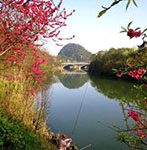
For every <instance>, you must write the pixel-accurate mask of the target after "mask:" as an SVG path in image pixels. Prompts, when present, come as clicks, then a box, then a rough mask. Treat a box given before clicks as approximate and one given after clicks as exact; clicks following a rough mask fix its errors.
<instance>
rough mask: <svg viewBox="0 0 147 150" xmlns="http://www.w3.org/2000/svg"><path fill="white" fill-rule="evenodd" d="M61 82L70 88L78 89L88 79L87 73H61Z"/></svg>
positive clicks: (59, 77)
mask: <svg viewBox="0 0 147 150" xmlns="http://www.w3.org/2000/svg"><path fill="white" fill-rule="evenodd" d="M58 79H59V80H60V82H61V83H62V84H63V85H64V86H65V87H66V88H68V89H77V88H80V87H82V86H83V85H84V84H85V83H86V82H87V81H88V75H87V74H64V75H63V74H60V75H59V76H58Z"/></svg>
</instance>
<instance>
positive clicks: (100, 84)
mask: <svg viewBox="0 0 147 150" xmlns="http://www.w3.org/2000/svg"><path fill="white" fill-rule="evenodd" d="M90 78H91V81H92V82H91V85H92V86H93V87H95V88H96V90H98V91H99V92H100V93H103V94H104V95H105V96H107V97H109V98H110V99H118V100H122V101H124V102H134V101H136V100H141V99H142V100H143V99H144V96H145V95H144V93H146V91H145V92H144V91H142V90H138V89H136V88H134V83H129V82H127V81H122V80H112V79H109V78H102V77H101V78H97V77H90ZM144 90H146V89H144Z"/></svg>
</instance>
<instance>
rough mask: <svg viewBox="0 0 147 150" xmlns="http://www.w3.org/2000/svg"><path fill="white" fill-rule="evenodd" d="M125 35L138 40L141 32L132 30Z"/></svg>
mask: <svg viewBox="0 0 147 150" xmlns="http://www.w3.org/2000/svg"><path fill="white" fill-rule="evenodd" d="M127 35H128V36H129V37H130V39H131V38H134V37H135V38H138V37H140V36H141V35H142V32H141V30H139V31H136V30H133V29H129V30H128V32H127Z"/></svg>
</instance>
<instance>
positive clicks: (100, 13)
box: [97, 9, 107, 18]
mask: <svg viewBox="0 0 147 150" xmlns="http://www.w3.org/2000/svg"><path fill="white" fill-rule="evenodd" d="M106 11H107V10H106V9H104V10H102V11H100V12H99V14H98V16H97V17H99V18H100V17H101V16H102V15H104V14H105V13H106Z"/></svg>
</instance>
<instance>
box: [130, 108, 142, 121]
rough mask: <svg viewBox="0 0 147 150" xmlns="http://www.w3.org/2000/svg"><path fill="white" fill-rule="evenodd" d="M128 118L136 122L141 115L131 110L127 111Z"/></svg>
mask: <svg viewBox="0 0 147 150" xmlns="http://www.w3.org/2000/svg"><path fill="white" fill-rule="evenodd" d="M128 116H129V117H131V118H132V119H134V120H135V121H138V120H139V118H140V117H141V115H140V114H139V113H137V112H135V111H133V110H128Z"/></svg>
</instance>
